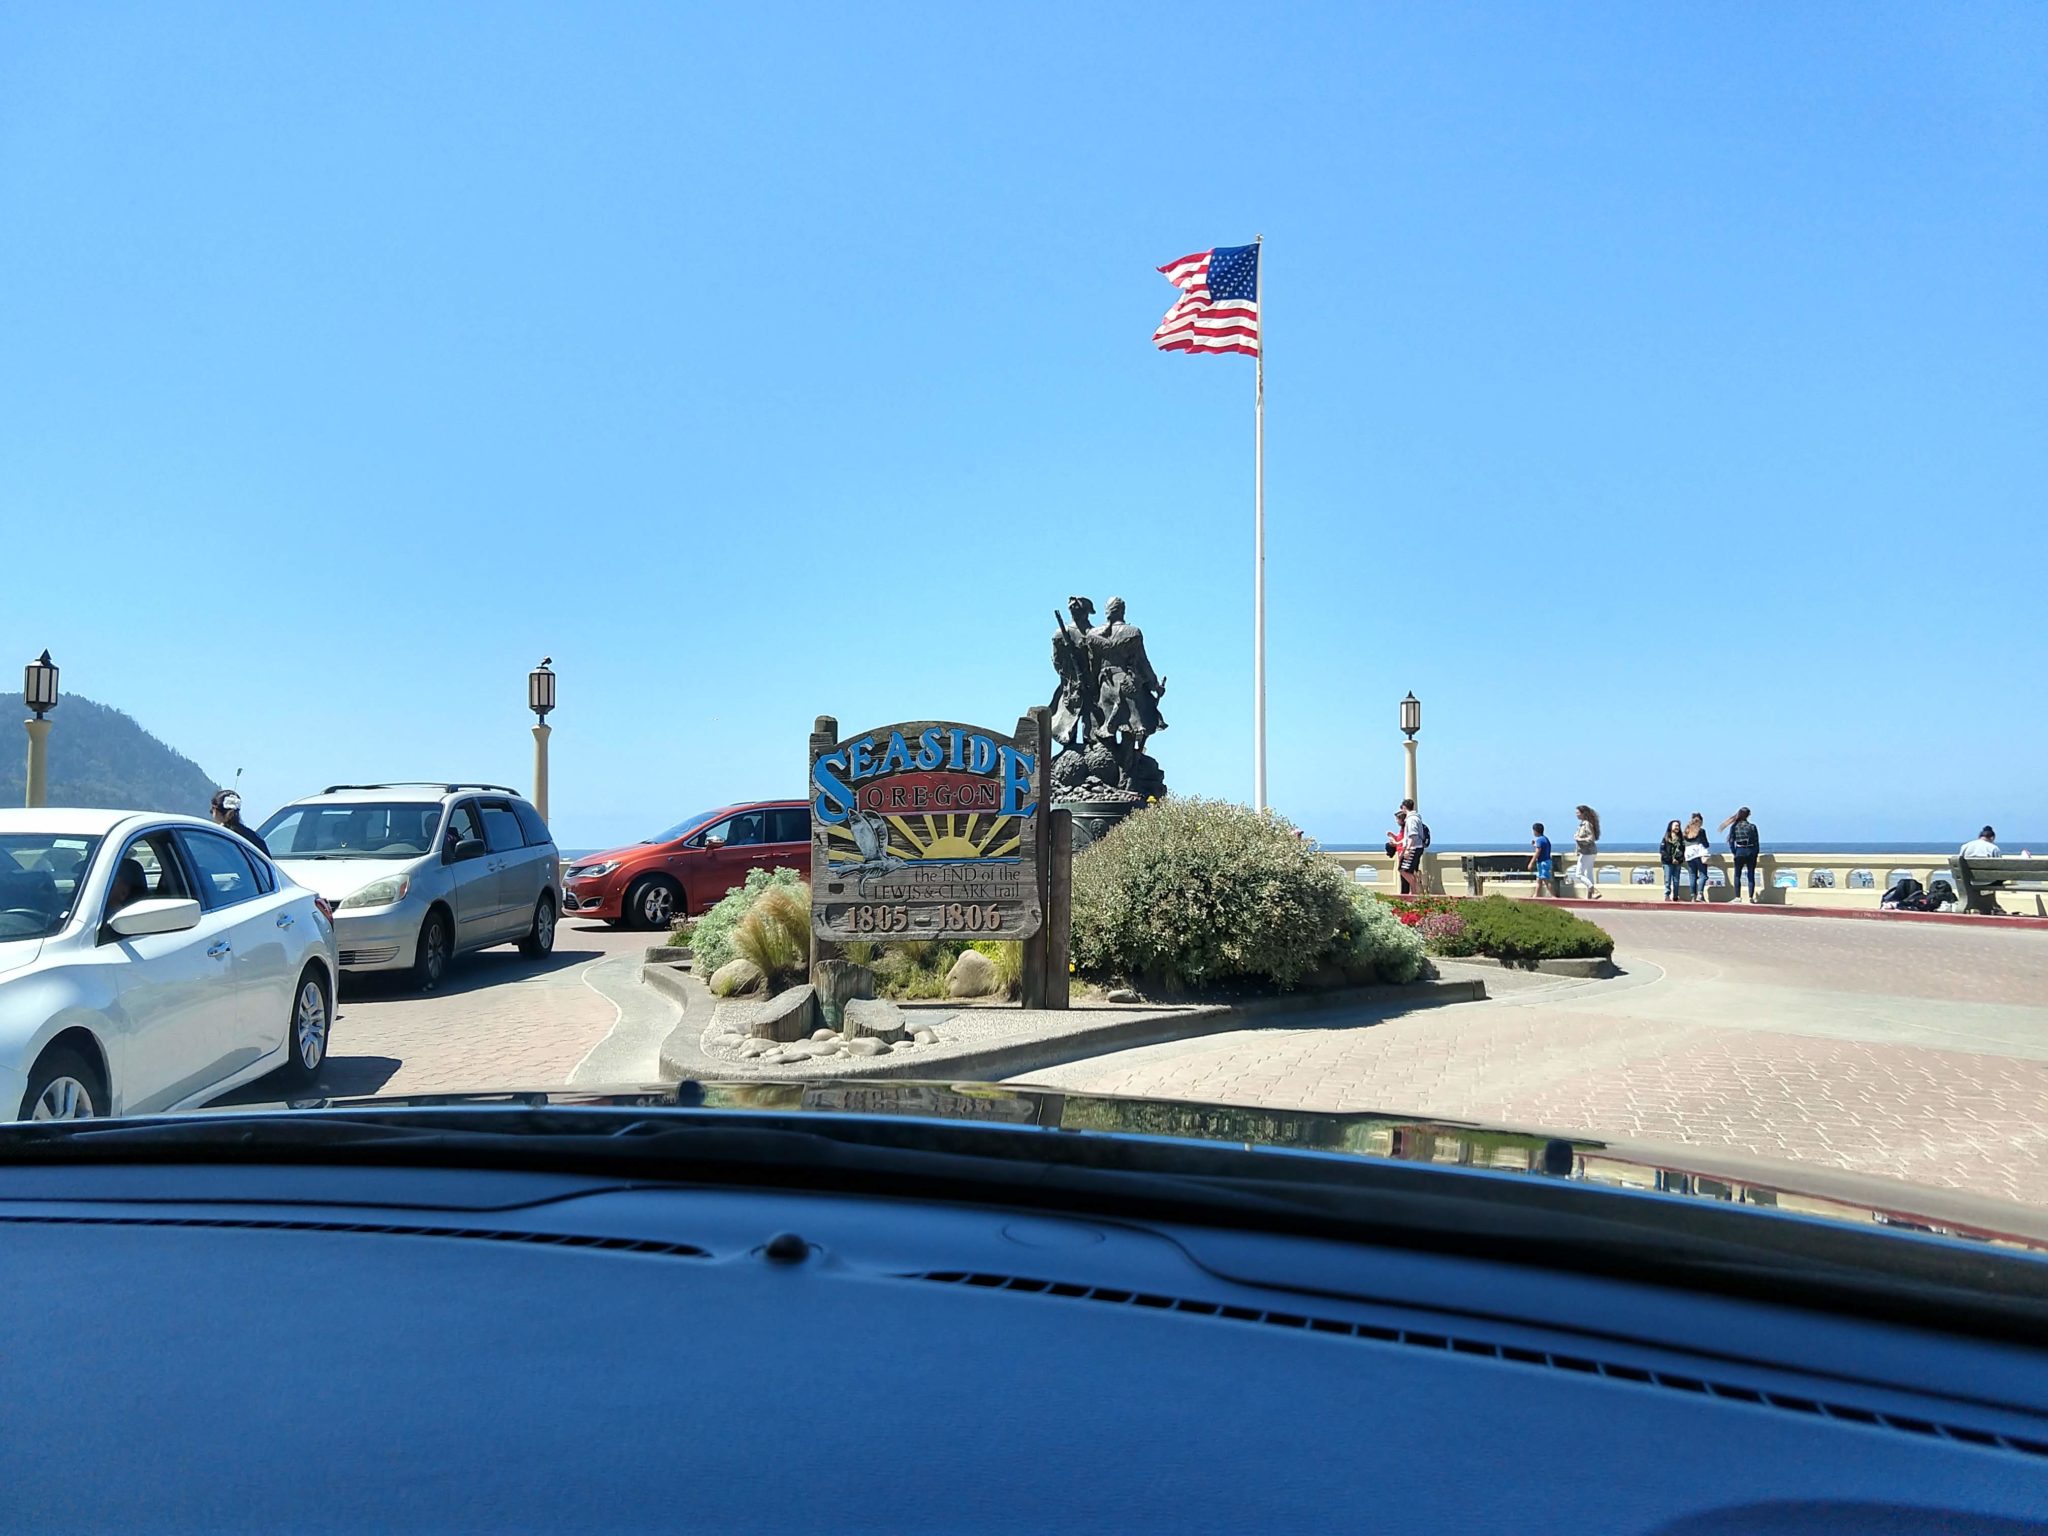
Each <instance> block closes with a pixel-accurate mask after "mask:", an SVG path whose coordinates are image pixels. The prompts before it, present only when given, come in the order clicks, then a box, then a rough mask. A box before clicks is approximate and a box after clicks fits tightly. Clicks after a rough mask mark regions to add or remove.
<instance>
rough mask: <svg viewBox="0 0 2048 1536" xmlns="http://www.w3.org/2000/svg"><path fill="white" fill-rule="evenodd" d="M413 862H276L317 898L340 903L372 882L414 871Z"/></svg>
mask: <svg viewBox="0 0 2048 1536" xmlns="http://www.w3.org/2000/svg"><path fill="white" fill-rule="evenodd" d="M417 862H418V861H417V860H414V859H279V860H278V861H277V867H278V868H279V869H281V870H283V871H284V872H285V873H286V874H288V875H290V876H291V877H292V879H293V881H294V882H296V883H297V884H299V885H303V886H304V887H305V888H306V889H307V890H309V891H311V892H313V893H314V894H315V895H316V896H325V897H326V898H327V899H328V900H329V901H341V900H343V899H344V898H345V897H349V896H353V895H355V893H356V892H357V891H360V890H361V889H362V888H363V887H364V886H366V885H368V884H369V883H370V882H371V881H372V880H382V879H383V878H384V877H385V876H387V875H405V874H411V873H413V872H414V869H415V866H416V864H417Z"/></svg>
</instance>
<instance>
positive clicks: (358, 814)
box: [257, 801, 441, 859]
mask: <svg viewBox="0 0 2048 1536" xmlns="http://www.w3.org/2000/svg"><path fill="white" fill-rule="evenodd" d="M440 821H441V807H440V806H438V805H434V804H431V803H424V804H423V803H420V802H416V801H392V802H390V803H385V802H383V801H350V802H347V803H345V804H323V805H288V806H286V807H285V808H284V809H283V810H281V811H279V812H278V813H277V814H276V815H275V816H273V817H271V818H270V820H268V821H266V822H265V823H264V824H263V825H262V826H261V827H260V828H258V829H257V830H258V831H259V832H260V833H261V834H262V837H263V841H264V844H265V846H267V847H268V848H269V849H270V856H271V857H272V858H274V859H416V858H418V857H419V856H420V855H421V854H423V853H428V852H431V851H432V850H433V847H434V828H435V827H436V826H438V825H439V824H440Z"/></svg>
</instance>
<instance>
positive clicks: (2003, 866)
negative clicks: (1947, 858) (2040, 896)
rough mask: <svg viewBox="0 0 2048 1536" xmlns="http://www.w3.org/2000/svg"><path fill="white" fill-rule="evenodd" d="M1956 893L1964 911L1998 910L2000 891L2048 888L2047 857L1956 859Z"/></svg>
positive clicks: (2046, 889) (2041, 889)
mask: <svg viewBox="0 0 2048 1536" xmlns="http://www.w3.org/2000/svg"><path fill="white" fill-rule="evenodd" d="M1953 867H1954V869H1955V876H1956V895H1957V896H1958V897H1960V898H1961V900H1962V904H1963V910H1964V911H1965V912H1996V911H1997V910H1998V903H1997V902H1996V901H1994V900H1993V899H1992V898H1993V896H1994V895H1995V894H1996V893H1997V892H1999V891H2048V859H2006V858H2001V859H1966V858H1964V857H1962V856H1961V855H1960V854H1958V855H1957V856H1956V858H1955V859H1954V861H1953Z"/></svg>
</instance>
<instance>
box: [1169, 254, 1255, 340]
mask: <svg viewBox="0 0 2048 1536" xmlns="http://www.w3.org/2000/svg"><path fill="white" fill-rule="evenodd" d="M1159 270H1160V271H1161V272H1163V273H1165V274H1166V280H1167V281H1168V282H1169V283H1171V284H1173V286H1174V287H1176V288H1178V289H1179V290H1180V299H1179V301H1178V302H1176V303H1175V304H1174V306H1173V308H1171V309H1169V310H1168V311H1167V312H1166V318H1165V319H1164V320H1162V321H1160V322H1159V329H1158V330H1156V331H1154V332H1153V333H1152V344H1153V345H1154V346H1156V347H1158V348H1159V350H1160V351H1162V352H1243V353H1246V354H1248V355H1250V356H1252V357H1257V356H1258V355H1259V248H1258V247H1257V246H1256V245H1219V246H1217V247H1216V248H1215V249H1214V250H1213V251H1197V252H1196V253H1195V254H1194V255H1192V256H1183V257H1181V259H1180V260H1179V261H1173V262H1168V263H1167V264H1166V265H1165V266H1163V267H1161V268H1160V269H1159Z"/></svg>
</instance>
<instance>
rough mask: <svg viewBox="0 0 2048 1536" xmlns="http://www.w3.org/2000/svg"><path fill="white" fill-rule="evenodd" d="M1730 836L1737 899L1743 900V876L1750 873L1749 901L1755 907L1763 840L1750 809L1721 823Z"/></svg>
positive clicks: (1729, 847)
mask: <svg viewBox="0 0 2048 1536" xmlns="http://www.w3.org/2000/svg"><path fill="white" fill-rule="evenodd" d="M1721 826H1722V828H1723V830H1725V831H1726V832H1727V834H1728V857H1729V859H1730V860H1731V861H1732V862H1733V863H1734V865H1735V878H1734V885H1735V899H1736V900H1737V901H1740V900H1741V899H1742V874H1743V871H1744V870H1747V871H1748V872H1749V899H1750V902H1751V904H1752V905H1753V904H1754V903H1755V902H1756V900H1757V894H1756V858H1757V851H1758V849H1759V848H1760V847H1761V846H1762V843H1763V839H1762V838H1760V837H1759V836H1758V835H1757V830H1756V823H1755V822H1753V821H1751V820H1750V819H1749V807H1748V806H1746V805H1745V806H1744V807H1743V808H1742V809H1741V810H1739V811H1737V812H1736V813H1735V814H1734V815H1733V816H1730V817H1729V818H1728V819H1727V820H1726V821H1724V822H1722V823H1721Z"/></svg>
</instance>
